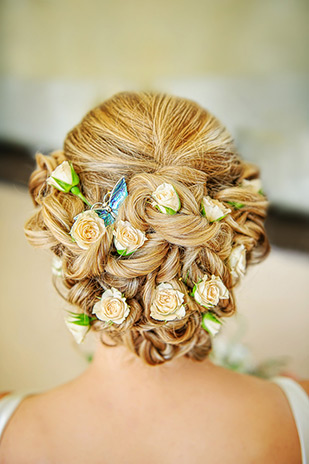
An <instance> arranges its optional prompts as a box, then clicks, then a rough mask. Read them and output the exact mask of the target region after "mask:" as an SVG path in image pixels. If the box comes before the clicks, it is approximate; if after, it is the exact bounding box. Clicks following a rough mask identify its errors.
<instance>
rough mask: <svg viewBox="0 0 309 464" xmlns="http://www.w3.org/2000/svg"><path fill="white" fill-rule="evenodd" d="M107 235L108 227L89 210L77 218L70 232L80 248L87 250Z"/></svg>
mask: <svg viewBox="0 0 309 464" xmlns="http://www.w3.org/2000/svg"><path fill="white" fill-rule="evenodd" d="M105 233H106V227H105V224H104V221H103V219H101V218H100V217H99V216H98V215H97V213H96V212H95V211H92V210H88V211H84V212H83V213H80V214H78V215H77V216H76V218H75V221H74V224H73V226H72V228H71V230H70V234H71V237H72V239H73V240H74V241H75V242H76V243H77V245H78V246H79V247H80V248H83V249H84V250H87V249H88V248H89V247H90V245H92V244H93V243H95V242H97V241H98V240H100V239H101V237H102V236H103V235H104V234H105Z"/></svg>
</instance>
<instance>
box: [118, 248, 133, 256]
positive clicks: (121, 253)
mask: <svg viewBox="0 0 309 464" xmlns="http://www.w3.org/2000/svg"><path fill="white" fill-rule="evenodd" d="M116 251H117V253H118V255H120V256H130V255H132V254H133V253H134V251H130V253H126V249H125V250H117V248H116Z"/></svg>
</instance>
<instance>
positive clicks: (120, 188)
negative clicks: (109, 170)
mask: <svg viewBox="0 0 309 464" xmlns="http://www.w3.org/2000/svg"><path fill="white" fill-rule="evenodd" d="M127 196H128V190H127V184H126V181H125V178H124V177H121V179H119V180H118V182H117V183H116V185H115V186H114V187H113V190H112V191H111V192H107V193H106V194H105V195H104V198H103V201H102V202H98V203H95V204H94V205H92V206H91V209H93V210H94V211H95V212H96V213H97V215H98V216H99V217H100V218H101V219H103V220H104V224H105V225H106V226H108V225H109V224H113V223H114V222H115V219H116V217H117V215H118V210H119V207H120V205H121V204H122V203H123V202H124V199H125V198H126V197H127Z"/></svg>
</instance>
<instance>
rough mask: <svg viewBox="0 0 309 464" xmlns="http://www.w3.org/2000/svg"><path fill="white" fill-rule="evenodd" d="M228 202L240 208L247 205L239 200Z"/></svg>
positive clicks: (235, 207)
mask: <svg viewBox="0 0 309 464" xmlns="http://www.w3.org/2000/svg"><path fill="white" fill-rule="evenodd" d="M227 203H228V204H229V205H231V206H233V208H234V209H240V208H243V207H244V206H245V204H244V203H239V202H237V201H228V202H227Z"/></svg>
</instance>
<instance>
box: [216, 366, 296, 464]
mask: <svg viewBox="0 0 309 464" xmlns="http://www.w3.org/2000/svg"><path fill="white" fill-rule="evenodd" d="M219 369H221V368H219ZM222 375H223V376H226V382H224V383H225V384H226V385H229V387H228V390H229V398H230V408H232V409H230V413H232V411H233V410H234V411H235V412H234V413H235V417H237V424H238V425H240V427H239V429H238V435H239V436H241V434H242V433H243V437H244V442H247V443H250V447H251V449H252V452H253V455H254V457H253V461H252V462H264V463H266V462H270V463H271V462H280V463H291V462H293V463H301V450H300V444H299V438H298V431H297V428H296V424H295V420H294V416H293V413H292V411H291V408H290V405H289V402H288V400H287V398H286V395H285V393H284V392H283V390H282V389H281V388H280V387H279V385H277V384H276V383H274V382H271V381H268V380H264V379H260V378H258V377H255V376H251V375H246V374H239V373H235V372H233V371H226V370H225V369H223V372H222ZM233 398H235V401H233ZM236 414H237V416H236ZM231 426H232V424H231ZM257 457H258V459H256V458H257Z"/></svg>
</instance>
